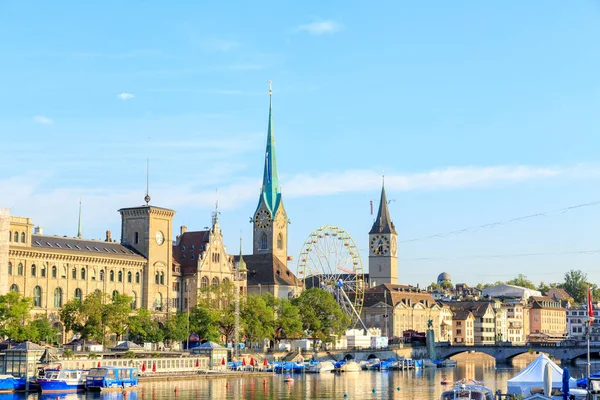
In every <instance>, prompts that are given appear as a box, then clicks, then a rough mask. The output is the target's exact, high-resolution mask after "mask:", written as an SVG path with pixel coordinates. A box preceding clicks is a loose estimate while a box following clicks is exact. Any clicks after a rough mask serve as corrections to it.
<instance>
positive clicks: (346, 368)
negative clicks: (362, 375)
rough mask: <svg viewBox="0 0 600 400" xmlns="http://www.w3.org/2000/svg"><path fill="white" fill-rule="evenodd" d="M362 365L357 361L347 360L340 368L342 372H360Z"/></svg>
mask: <svg viewBox="0 0 600 400" xmlns="http://www.w3.org/2000/svg"><path fill="white" fill-rule="evenodd" d="M360 370H361V368H360V365H359V364H358V363H357V362H356V361H352V360H349V361H346V362H345V363H344V364H342V365H341V366H340V368H339V371H340V372H360Z"/></svg>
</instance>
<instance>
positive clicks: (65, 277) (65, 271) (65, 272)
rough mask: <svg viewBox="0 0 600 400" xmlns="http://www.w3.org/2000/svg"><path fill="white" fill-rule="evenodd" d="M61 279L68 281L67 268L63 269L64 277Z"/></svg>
mask: <svg viewBox="0 0 600 400" xmlns="http://www.w3.org/2000/svg"><path fill="white" fill-rule="evenodd" d="M61 278H63V279H67V267H63V268H62V276H61Z"/></svg>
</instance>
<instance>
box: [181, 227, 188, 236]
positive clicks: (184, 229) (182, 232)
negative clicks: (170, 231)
mask: <svg viewBox="0 0 600 400" xmlns="http://www.w3.org/2000/svg"><path fill="white" fill-rule="evenodd" d="M180 229H181V234H182V235H183V234H184V233H186V232H187V226H185V225H181V228H180Z"/></svg>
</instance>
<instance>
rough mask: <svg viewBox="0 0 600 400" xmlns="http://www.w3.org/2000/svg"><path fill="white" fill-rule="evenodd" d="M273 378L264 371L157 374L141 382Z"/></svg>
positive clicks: (142, 378)
mask: <svg viewBox="0 0 600 400" xmlns="http://www.w3.org/2000/svg"><path fill="white" fill-rule="evenodd" d="M267 376H273V373H272V372H263V371H201V372H197V373H188V374H181V373H179V374H175V373H173V374H166V373H161V374H155V375H142V376H140V377H139V381H140V382H163V381H166V382H170V381H181V380H196V379H217V378H252V377H267Z"/></svg>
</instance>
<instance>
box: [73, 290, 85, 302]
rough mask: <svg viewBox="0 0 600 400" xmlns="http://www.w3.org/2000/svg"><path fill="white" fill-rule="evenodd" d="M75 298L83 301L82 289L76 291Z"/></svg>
mask: <svg viewBox="0 0 600 400" xmlns="http://www.w3.org/2000/svg"><path fill="white" fill-rule="evenodd" d="M75 298H76V299H77V300H83V294H82V293H81V289H79V288H77V289H75Z"/></svg>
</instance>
